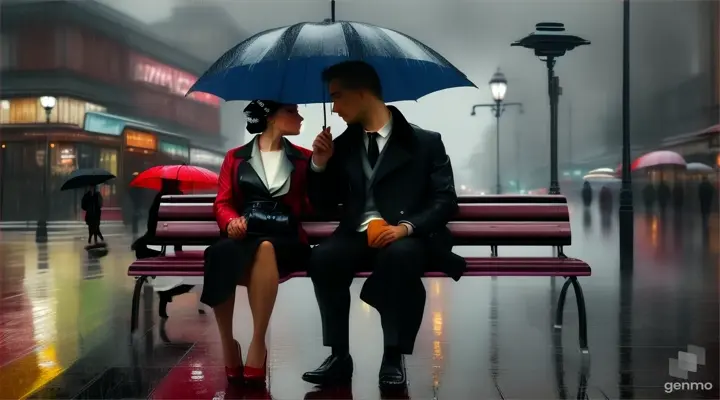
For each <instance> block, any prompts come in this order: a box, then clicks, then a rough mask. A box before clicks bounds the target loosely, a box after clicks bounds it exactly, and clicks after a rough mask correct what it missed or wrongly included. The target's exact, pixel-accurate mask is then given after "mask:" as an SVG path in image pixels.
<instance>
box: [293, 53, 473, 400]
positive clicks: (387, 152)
mask: <svg viewBox="0 0 720 400" xmlns="http://www.w3.org/2000/svg"><path fill="white" fill-rule="evenodd" d="M323 79H324V80H325V81H326V82H327V83H328V86H329V90H330V96H331V99H332V101H333V112H335V113H337V114H338V115H339V116H340V117H342V118H343V119H344V120H345V121H346V122H347V123H348V128H347V130H346V131H345V132H343V133H342V134H341V135H340V136H338V137H337V138H336V139H335V140H332V136H331V134H330V129H329V128H327V129H325V130H323V132H321V133H320V134H319V135H318V137H317V138H316V139H315V142H314V143H313V156H312V163H310V170H309V171H308V193H309V196H310V202H311V203H312V205H313V207H314V208H315V209H316V210H318V211H320V212H322V210H331V209H337V206H338V204H342V212H341V218H340V226H339V227H338V228H337V230H336V231H335V232H334V233H333V235H332V236H331V237H330V238H329V239H327V240H326V241H324V242H323V243H321V244H320V245H318V246H317V247H316V248H314V249H313V254H312V258H311V261H310V267H309V272H310V277H311V278H312V281H313V284H314V286H315V294H316V297H317V300H318V305H319V307H320V313H321V316H322V324H323V342H324V345H325V346H329V347H331V348H332V355H331V356H330V357H328V358H327V359H326V360H325V362H323V364H322V365H321V366H320V367H319V368H317V369H316V370H313V371H310V372H307V373H305V374H304V375H303V379H304V380H305V381H307V382H310V383H315V384H320V385H325V384H338V383H344V382H347V381H349V380H350V379H351V378H352V373H353V362H352V358H351V357H350V354H349V350H348V347H349V346H348V341H349V340H348V336H349V311H350V291H349V287H350V284H351V282H352V279H353V276H354V274H355V273H356V272H357V271H363V270H364V271H372V275H371V276H370V277H369V278H368V279H367V281H366V282H365V284H364V286H363V288H362V291H361V293H360V298H361V299H362V300H363V301H364V302H366V303H367V304H369V305H370V306H372V307H374V308H375V309H377V310H378V312H379V313H380V318H381V323H382V328H383V339H384V347H385V351H384V354H383V359H382V362H381V366H380V373H379V383H380V385H381V387H387V386H402V385H405V384H406V376H405V365H404V359H403V355H404V354H412V351H413V347H414V344H415V338H416V336H417V333H418V330H419V328H420V323H421V321H422V317H423V311H424V307H425V287H424V285H423V283H422V281H421V277H422V276H423V274H424V272H425V271H427V270H428V269H431V270H436V271H442V272H445V273H446V274H448V275H449V276H451V277H453V278H454V279H455V280H458V279H459V278H460V276H461V275H462V273H463V272H464V270H465V268H466V263H465V260H464V259H463V258H462V257H459V256H457V255H455V254H453V253H452V252H451V250H452V245H453V241H452V236H451V235H450V231H449V230H448V229H447V226H446V225H447V223H448V221H449V220H450V219H451V218H452V216H453V215H454V214H455V213H456V212H457V210H458V205H457V195H456V192H455V184H454V178H453V170H452V166H451V164H450V158H449V157H448V155H447V153H446V152H445V146H444V145H443V142H442V139H441V138H440V134H439V133H436V132H431V131H427V130H424V129H421V128H419V127H417V126H415V125H411V124H410V123H408V122H407V120H406V119H405V117H403V115H402V114H401V113H400V111H398V110H397V109H396V108H395V107H391V106H386V105H385V103H384V102H383V100H382V87H381V85H380V79H379V77H378V75H377V73H376V72H375V70H374V69H373V68H372V66H370V65H368V64H366V63H364V62H360V61H349V62H344V63H341V64H337V65H334V66H332V67H330V68H328V69H327V70H326V71H325V73H324V74H323ZM374 219H382V220H385V221H386V222H387V223H388V224H389V227H387V228H385V230H384V231H383V232H382V233H381V234H380V235H379V237H378V239H377V240H376V241H375V242H373V243H372V244H368V236H367V232H366V230H367V226H368V224H369V221H371V220H374Z"/></svg>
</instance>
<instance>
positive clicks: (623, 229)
mask: <svg viewBox="0 0 720 400" xmlns="http://www.w3.org/2000/svg"><path fill="white" fill-rule="evenodd" d="M622 74H623V80H622V189H621V190H620V207H619V209H620V210H619V213H620V215H619V225H620V235H619V236H620V270H621V271H626V272H628V271H631V270H632V268H633V259H634V252H633V244H634V240H635V229H634V226H633V223H634V222H633V219H634V217H633V194H632V177H631V176H630V163H631V162H632V159H631V158H630V157H631V155H630V0H623V73H622Z"/></svg>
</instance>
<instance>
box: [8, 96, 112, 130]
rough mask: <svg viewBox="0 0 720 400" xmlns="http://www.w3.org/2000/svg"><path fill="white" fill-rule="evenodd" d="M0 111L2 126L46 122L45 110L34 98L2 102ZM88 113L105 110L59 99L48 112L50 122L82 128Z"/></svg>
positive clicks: (82, 102)
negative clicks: (0, 112)
mask: <svg viewBox="0 0 720 400" xmlns="http://www.w3.org/2000/svg"><path fill="white" fill-rule="evenodd" d="M1 111H2V114H0V123H3V124H41V123H44V122H46V117H45V110H44V109H43V108H42V106H41V105H40V100H39V99H38V98H36V97H33V98H16V99H8V100H2V110H1ZM88 111H97V112H105V111H106V108H105V107H102V106H100V105H97V104H93V103H88V102H85V101H82V100H78V99H73V98H69V97H60V98H58V100H57V104H56V105H55V108H53V109H52V111H51V112H50V122H51V123H61V124H72V125H77V126H82V125H83V122H84V120H85V113H86V112H88Z"/></svg>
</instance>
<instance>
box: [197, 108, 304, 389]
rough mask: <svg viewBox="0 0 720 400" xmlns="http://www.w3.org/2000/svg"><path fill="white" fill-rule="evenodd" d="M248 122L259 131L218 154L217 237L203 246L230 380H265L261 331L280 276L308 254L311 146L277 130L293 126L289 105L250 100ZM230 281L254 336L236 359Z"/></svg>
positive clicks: (296, 122)
mask: <svg viewBox="0 0 720 400" xmlns="http://www.w3.org/2000/svg"><path fill="white" fill-rule="evenodd" d="M245 114H246V116H247V121H248V123H247V130H248V132H250V133H257V134H259V135H258V136H256V137H255V138H254V139H253V140H251V141H250V142H249V143H247V144H246V145H244V146H241V147H238V148H236V149H233V150H230V151H229V152H228V153H227V155H226V156H225V161H223V164H222V167H221V170H220V178H219V182H218V183H219V188H218V194H217V198H216V200H215V205H214V210H215V217H216V219H217V223H218V226H219V227H220V232H221V233H222V236H223V238H221V239H220V240H219V241H218V242H217V243H215V244H213V245H212V246H210V247H208V248H207V250H206V251H205V284H204V287H203V293H202V297H201V300H202V302H203V303H205V304H207V305H208V306H210V307H212V308H213V310H214V312H215V319H216V321H217V324H218V328H219V331H220V340H221V342H222V347H223V356H224V358H225V372H226V374H227V378H228V380H229V381H230V382H233V383H235V382H241V381H243V380H244V381H246V382H247V381H258V382H264V381H265V375H266V368H267V347H266V345H265V334H266V332H267V328H268V324H269V322H270V315H271V314H272V310H273V307H274V305H275V298H276V296H277V290H278V283H279V280H280V279H281V278H282V277H283V276H285V275H287V274H290V273H292V272H295V271H298V270H304V269H305V267H306V265H305V264H306V262H307V260H308V258H309V256H310V246H309V245H308V242H307V235H306V234H305V232H304V231H303V229H302V226H301V224H300V223H299V220H300V218H301V216H302V215H305V214H308V213H309V212H310V203H309V201H308V197H307V192H306V171H307V167H308V162H309V159H310V156H311V154H312V153H311V151H310V150H307V149H304V148H302V147H298V146H295V145H293V144H292V143H290V141H288V140H287V139H285V138H284V136H289V135H297V134H299V133H300V125H301V123H302V121H303V118H302V117H301V116H300V114H298V109H297V106H296V105H286V104H278V103H275V102H272V101H265V100H255V101H253V102H251V103H250V104H249V105H248V106H247V107H246V108H245ZM237 285H243V286H246V287H247V291H248V301H249V303H250V310H251V312H252V316H253V338H252V340H251V341H250V347H249V349H248V355H247V360H246V362H245V366H244V367H243V363H242V359H241V352H240V344H239V343H238V342H237V341H236V340H235V339H234V338H233V333H232V322H233V308H234V306H235V289H236V286H237Z"/></svg>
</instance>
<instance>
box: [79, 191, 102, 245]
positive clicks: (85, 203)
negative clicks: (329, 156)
mask: <svg viewBox="0 0 720 400" xmlns="http://www.w3.org/2000/svg"><path fill="white" fill-rule="evenodd" d="M102 206H103V198H102V195H101V194H100V192H98V191H97V188H96V187H95V186H91V187H90V188H89V189H88V190H87V192H85V194H84V195H83V197H82V200H80V208H82V209H83V210H84V211H85V224H86V225H87V226H88V244H90V242H91V240H92V239H93V238H95V244H98V236H99V237H100V240H101V241H103V242H104V241H105V238H104V237H103V235H102V233H100V221H101V219H102Z"/></svg>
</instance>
